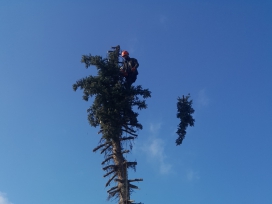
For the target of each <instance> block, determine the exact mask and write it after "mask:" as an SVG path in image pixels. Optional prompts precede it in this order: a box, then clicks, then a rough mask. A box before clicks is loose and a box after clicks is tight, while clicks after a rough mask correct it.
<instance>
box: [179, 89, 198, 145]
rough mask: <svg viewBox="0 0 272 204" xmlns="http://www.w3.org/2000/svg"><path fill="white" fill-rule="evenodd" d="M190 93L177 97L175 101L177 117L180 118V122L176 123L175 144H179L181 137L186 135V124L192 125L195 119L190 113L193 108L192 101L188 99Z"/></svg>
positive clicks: (192, 111)
mask: <svg viewBox="0 0 272 204" xmlns="http://www.w3.org/2000/svg"><path fill="white" fill-rule="evenodd" d="M189 98H190V94H189V95H188V96H186V97H184V96H183V97H182V98H180V97H179V98H178V102H177V108H178V113H177V118H179V119H180V123H179V125H178V130H177V134H178V138H177V139H176V144H177V145H181V143H182V141H183V139H184V138H185V135H186V129H187V127H188V125H190V126H194V122H195V119H193V117H192V114H193V113H194V112H195V110H194V109H193V108H192V104H193V101H192V100H189Z"/></svg>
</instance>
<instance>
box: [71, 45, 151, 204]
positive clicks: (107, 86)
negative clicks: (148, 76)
mask: <svg viewBox="0 0 272 204" xmlns="http://www.w3.org/2000/svg"><path fill="white" fill-rule="evenodd" d="M113 49H114V50H113V51H110V52H109V54H108V56H107V57H106V58H102V57H101V56H92V55H83V56H82V59H81V62H82V63H84V64H85V66H86V68H88V67H90V66H91V65H94V66H95V67H96V68H97V71H98V74H97V75H96V76H92V75H90V76H88V77H85V78H83V79H80V80H78V81H77V82H76V83H75V84H74V85H73V89H74V90H75V91H76V90H77V89H78V88H80V89H82V90H83V99H84V100H86V101H88V100H89V99H90V98H94V99H93V103H92V105H91V106H90V108H89V109H88V110H87V112H88V120H89V123H90V125H91V126H93V127H100V131H99V133H100V134H101V139H100V145H99V146H97V147H96V148H94V150H93V151H94V152H96V151H97V150H100V152H101V154H104V156H105V157H104V158H105V160H104V161H103V162H102V165H103V170H104V171H105V172H106V173H105V175H104V177H109V180H108V181H107V183H106V187H108V186H109V185H110V184H111V183H112V182H114V183H115V186H114V187H112V188H110V189H109V190H108V191H107V192H108V198H109V199H110V198H118V200H119V204H131V203H132V202H133V201H132V200H131V199H130V195H131V192H132V191H133V189H138V187H137V186H136V185H134V184H132V183H133V182H135V181H142V180H143V179H128V169H129V168H133V169H134V170H135V166H136V165H137V162H130V161H127V160H126V159H125V157H124V154H127V153H129V152H130V150H129V149H125V143H127V142H131V141H132V140H134V139H136V138H137V131H138V130H139V129H142V125H141V124H140V123H139V121H138V119H137V117H138V113H137V112H136V111H135V108H137V109H138V110H141V109H146V108H147V105H146V102H145V99H146V98H148V97H151V92H150V91H149V90H148V89H143V88H142V86H140V85H138V86H131V87H127V86H126V85H125V83H124V79H123V77H122V76H121V75H120V66H121V64H120V62H119V55H120V46H117V47H113ZM133 107H135V108H134V109H133ZM130 144H131V143H130ZM131 147H132V146H131Z"/></svg>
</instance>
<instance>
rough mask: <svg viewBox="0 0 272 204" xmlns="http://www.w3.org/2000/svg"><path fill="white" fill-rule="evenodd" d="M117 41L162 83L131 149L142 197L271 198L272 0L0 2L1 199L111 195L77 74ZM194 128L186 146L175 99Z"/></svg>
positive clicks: (46, 200)
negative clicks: (185, 104)
mask: <svg viewBox="0 0 272 204" xmlns="http://www.w3.org/2000/svg"><path fill="white" fill-rule="evenodd" d="M118 44H119V45H120V46H121V49H123V50H127V51H129V52H130V55H131V57H135V58H137V59H138V61H139V64H140V67H139V75H138V80H137V81H136V83H135V84H136V85H138V84H141V85H142V86H143V87H144V88H149V89H150V91H152V98H151V99H148V101H147V103H148V109H146V110H143V111H141V112H140V116H139V121H140V122H141V123H142V125H143V127H144V129H143V130H142V131H140V132H139V137H138V139H137V141H136V142H135V144H134V148H133V153H132V154H131V155H129V156H128V158H129V159H131V160H133V161H134V160H137V162H138V166H137V171H136V173H134V172H130V178H143V179H144V181H143V182H140V183H139V184H138V185H139V187H140V188H141V190H139V191H136V192H135V193H134V194H132V196H131V197H132V199H133V200H135V201H136V202H143V203H145V204H148V203H149V204H150V203H156V204H165V203H181V204H206V203H207V204H230V203H235V204H236V203H237V204H271V203H272V174H271V173H272V124H271V123H272V108H271V104H272V91H271V88H272V80H271V76H272V71H271V68H272V1H271V0H267V1H265V0H255V1H253V0H235V1H234V0H229V1H215V0H214V1H213V0H210V1H209V0H207V1H205V0H203V1H200V0H190V1H185V0H180V1H178V0H176V1H174V0H172V1H143V0H142V1H133V0H129V1H124V0H120V1H112V0H105V1H101V0H77V1H76V0H73V1H72V0H65V1H64V0H54V1H52V0H47V1H34V0H20V1H19V0H14V1H5V0H2V1H1V2H0V95H1V98H0V204H75V203H77V204H78V203H80V204H81V203H82V204H87V203H100V204H106V203H115V202H114V201H113V202H107V201H106V197H107V193H106V190H107V189H106V188H105V183H106V181H107V179H104V178H103V174H104V172H103V171H102V169H101V167H102V166H101V162H102V160H103V156H102V155H100V154H99V153H93V152H92V149H93V148H94V147H96V146H97V144H98V143H99V138H100V136H101V135H98V134H97V132H98V129H95V128H92V127H91V126H89V124H88V121H87V112H86V110H87V108H88V107H89V106H90V105H91V101H89V102H85V101H83V100H82V92H80V91H77V92H74V91H73V90H72V84H73V83H75V82H76V81H77V80H78V79H80V78H83V77H85V76H87V75H90V74H91V75H96V69H95V68H94V67H93V68H89V69H85V67H84V65H83V64H81V63H80V59H81V55H83V54H89V53H91V54H93V55H101V56H103V57H106V53H107V50H109V48H110V47H111V46H115V45H118ZM188 93H190V94H191V96H192V99H193V107H194V109H195V114H194V118H195V120H196V122H195V127H193V128H189V129H188V133H187V135H186V138H185V140H184V141H183V144H182V145H181V146H175V139H176V137H177V135H176V133H175V132H176V129H177V125H178V123H179V121H178V119H177V118H176V111H177V110H176V102H177V98H178V96H182V95H183V94H184V95H186V94H188Z"/></svg>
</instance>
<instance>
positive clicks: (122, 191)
mask: <svg viewBox="0 0 272 204" xmlns="http://www.w3.org/2000/svg"><path fill="white" fill-rule="evenodd" d="M112 152H113V160H114V163H115V165H116V166H118V170H117V177H118V180H122V181H124V182H118V184H117V186H118V189H119V204H129V200H130V192H129V186H128V175H127V165H126V160H125V158H124V157H123V154H122V148H121V143H120V140H117V141H116V140H113V141H112Z"/></svg>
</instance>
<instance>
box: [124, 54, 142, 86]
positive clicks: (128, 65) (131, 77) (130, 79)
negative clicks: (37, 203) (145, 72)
mask: <svg viewBox="0 0 272 204" xmlns="http://www.w3.org/2000/svg"><path fill="white" fill-rule="evenodd" d="M138 67H139V63H138V61H137V59H135V58H130V57H127V58H126V59H125V61H124V64H123V67H122V70H123V71H124V72H126V73H127V76H125V78H126V85H127V86H128V87H130V86H131V84H132V83H134V82H135V81H136V79H137V75H138V70H137V68H138ZM132 68H135V70H134V71H132V70H131V69H132Z"/></svg>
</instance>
